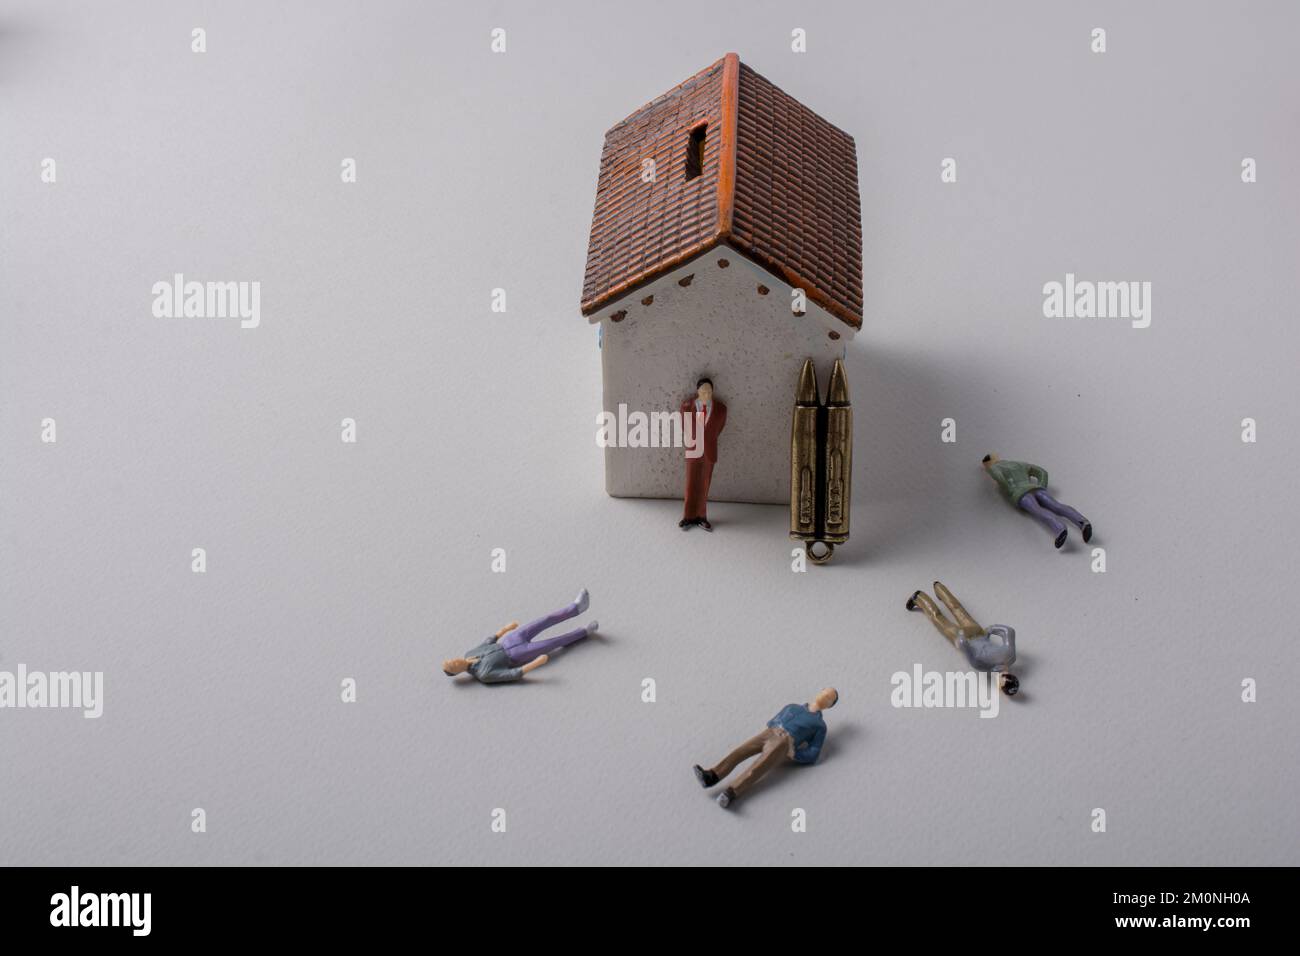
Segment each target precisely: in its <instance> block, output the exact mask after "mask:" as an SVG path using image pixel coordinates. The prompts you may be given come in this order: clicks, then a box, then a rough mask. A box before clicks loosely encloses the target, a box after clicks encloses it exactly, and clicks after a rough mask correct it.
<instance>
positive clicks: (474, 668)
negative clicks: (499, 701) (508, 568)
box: [442, 588, 598, 684]
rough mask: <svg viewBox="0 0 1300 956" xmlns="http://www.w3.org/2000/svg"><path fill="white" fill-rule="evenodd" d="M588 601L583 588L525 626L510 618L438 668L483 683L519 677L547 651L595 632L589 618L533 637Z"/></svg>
mask: <svg viewBox="0 0 1300 956" xmlns="http://www.w3.org/2000/svg"><path fill="white" fill-rule="evenodd" d="M590 604H591V595H589V594H588V593H587V589H586V588H583V589H582V591H581V593H580V594H579V595H578V596H577V597H576V598H574V599H573V603H572V604H570V605H568V606H567V607H563V608H560V610H558V611H556V612H554V613H553V614H548V615H546V617H542V618H538V619H537V620H536V621H533V622H532V623H531V624H528V625H527V626H525V627H519V623H518V622H517V621H512V622H511V623H509V624H507V625H506V626H505V627H503V628H501V630H499V631H497V632H496V634H494V635H493V636H492V637H490V638H488V639H487V640H486V641H485V642H484V643H482V644H480V645H478V647H474V648H471V649H469V650H468V651H466V652H465V656H464V657H453V658H451V659H450V660H446V661H443V662H442V672H443V673H444V674H446V675H447V676H448V677H455V676H456V675H457V674H464V673H469V675H470V676H471V677H473V678H474V679H475V680H477V681H479V682H481V683H484V684H504V683H508V682H510V681H516V680H519V679H520V678H521V677H523V676H524V675H525V674H527V673H528V672H529V671H531V670H536V669H537V668H539V667H541V666H542V665H543V664H545V663H546V662H547V661H549V660H550V659H551V658H550V652H551V651H554V650H559V649H560V648H561V647H568V646H569V645H570V644H576V643H577V642H578V641H580V640H582V639H583V638H584V637H586V636H587V635H589V634H595V633H596V628H597V626H598V625H597V623H596V622H595V621H591V622H590V623H589V624H588V625H587V626H586V627H580V628H578V629H577V630H576V631H569V632H568V633H567V634H561V635H560V636H559V637H552V638H548V639H547V640H544V641H535V640H533V638H535V637H536V636H537V635H538V634H540V633H542V631H544V630H546V629H547V628H548V627H551V626H552V625H555V624H559V623H560V622H561V621H567V620H568V619H569V618H571V617H577V616H578V615H579V614H581V613H583V612H584V611H586V610H587V607H588V605H590Z"/></svg>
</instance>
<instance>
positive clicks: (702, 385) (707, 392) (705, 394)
mask: <svg viewBox="0 0 1300 956" xmlns="http://www.w3.org/2000/svg"><path fill="white" fill-rule="evenodd" d="M695 396H696V397H697V398H698V399H699V400H700V401H702V402H703V403H704V404H706V405H707V404H708V403H709V402H711V401H713V379H711V378H702V379H700V380H699V381H698V382H696V383H695Z"/></svg>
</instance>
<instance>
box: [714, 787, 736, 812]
mask: <svg viewBox="0 0 1300 956" xmlns="http://www.w3.org/2000/svg"><path fill="white" fill-rule="evenodd" d="M735 800H736V791H735V790H733V789H731V788H730V787H728V788H727V789H726V790H723V791H722V792H721V793H720V794H718V806H720V807H722V809H724V810H725V809H727V807H729V806H731V805H732V803H734V802H735Z"/></svg>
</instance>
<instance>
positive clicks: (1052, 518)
mask: <svg viewBox="0 0 1300 956" xmlns="http://www.w3.org/2000/svg"><path fill="white" fill-rule="evenodd" d="M1020 507H1021V508H1022V509H1024V510H1025V511H1028V512H1029V513H1030V514H1031V515H1033V516H1034V517H1035V518H1037V519H1038V520H1039V521H1041V522H1042V523H1043V524H1045V525H1047V528H1048V530H1050V531H1051V532H1052V536H1053V537H1054V538H1055V539H1056V546H1057V547H1058V548H1059V547H1061V545H1063V544H1065V535H1066V527H1065V522H1064V521H1062V520H1061V518H1065V520H1066V521H1070V522H1072V523H1074V524H1075V525H1077V526H1078V527H1079V529H1080V530H1081V531H1082V532H1083V540H1084V542H1085V543H1086V542H1087V541H1089V540H1090V539H1091V538H1092V525H1091V524H1089V523H1088V519H1087V518H1085V517H1084V516H1083V515H1081V514H1079V512H1077V511H1075V510H1074V509H1073V508H1071V507H1070V506H1069V505H1066V504H1062V503H1061V502H1059V501H1057V500H1056V499H1055V498H1053V497H1052V496H1051V495H1049V494H1048V493H1047V492H1046V491H1045V490H1043V489H1042V488H1038V489H1036V490H1034V491H1028V492H1026V493H1025V495H1024V497H1022V498H1021V499H1020ZM1057 515H1060V516H1061V518H1058V517H1057Z"/></svg>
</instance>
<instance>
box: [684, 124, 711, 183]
mask: <svg viewBox="0 0 1300 956" xmlns="http://www.w3.org/2000/svg"><path fill="white" fill-rule="evenodd" d="M708 129H709V124H708V123H701V124H700V125H699V126H696V127H695V128H694V129H692V130H691V138H690V141H689V142H688V143H687V144H686V178H687V179H688V180H690V179H694V178H695V177H696V176H698V175H700V173H702V172H704V135H705V133H707V132H708Z"/></svg>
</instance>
